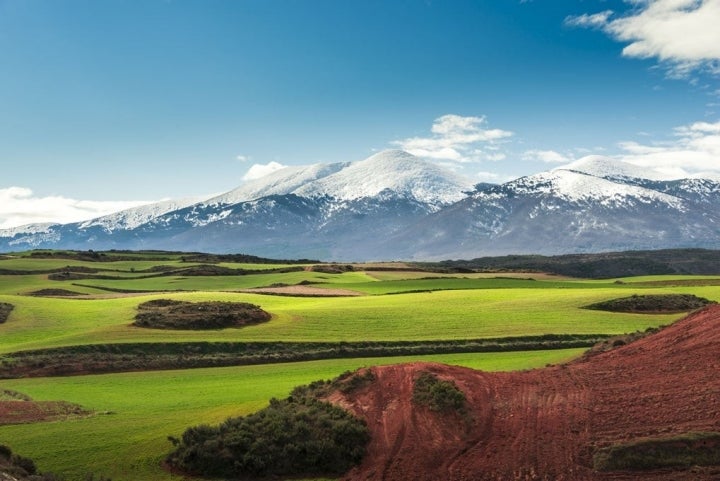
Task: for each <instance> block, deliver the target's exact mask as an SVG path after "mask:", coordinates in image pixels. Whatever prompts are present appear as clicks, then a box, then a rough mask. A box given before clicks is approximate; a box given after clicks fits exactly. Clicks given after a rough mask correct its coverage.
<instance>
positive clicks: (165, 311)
mask: <svg viewBox="0 0 720 481" xmlns="http://www.w3.org/2000/svg"><path fill="white" fill-rule="evenodd" d="M270 317H271V316H270V314H269V313H267V312H265V311H263V310H262V309H261V308H260V307H259V306H256V305H255V304H249V303H247V302H185V301H175V300H170V299H156V300H152V301H147V302H144V303H142V304H140V305H139V306H138V313H137V315H135V322H134V323H133V324H134V325H135V326H138V327H150V328H155V329H224V328H227V327H242V326H245V325H248V324H257V323H260V322H267V321H269V320H270Z"/></svg>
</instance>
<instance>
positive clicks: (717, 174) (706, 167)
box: [619, 121, 720, 180]
mask: <svg viewBox="0 0 720 481" xmlns="http://www.w3.org/2000/svg"><path fill="white" fill-rule="evenodd" d="M620 148H621V149H622V150H623V153H622V154H620V156H619V159H620V160H624V161H625V162H629V163H631V164H635V165H639V166H642V167H648V168H654V169H655V170H657V171H660V172H663V173H665V174H667V175H668V176H671V177H674V178H684V177H710V178H714V179H716V180H720V121H718V122H715V123H710V122H695V123H693V124H690V125H685V126H682V127H678V128H676V129H675V139H674V140H672V141H669V142H659V143H655V144H649V145H647V144H640V143H638V142H622V143H621V144H620Z"/></svg>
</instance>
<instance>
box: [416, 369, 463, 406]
mask: <svg viewBox="0 0 720 481" xmlns="http://www.w3.org/2000/svg"><path fill="white" fill-rule="evenodd" d="M412 400H413V402H414V403H416V404H419V405H422V406H427V407H428V408H430V409H431V410H432V411H438V412H447V411H463V410H464V409H465V394H464V393H463V392H462V391H461V390H460V389H458V387H457V385H455V383H454V382H452V381H443V380H441V379H438V378H437V376H435V375H434V374H431V373H429V372H427V371H424V372H421V373H420V375H419V376H418V377H417V379H415V385H414V386H413V397H412Z"/></svg>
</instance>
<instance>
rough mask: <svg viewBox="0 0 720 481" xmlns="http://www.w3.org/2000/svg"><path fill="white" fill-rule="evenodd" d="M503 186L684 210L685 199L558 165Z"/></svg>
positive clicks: (608, 203) (534, 192) (570, 197)
mask: <svg viewBox="0 0 720 481" xmlns="http://www.w3.org/2000/svg"><path fill="white" fill-rule="evenodd" d="M503 187H504V188H505V189H512V190H513V191H514V192H515V193H516V194H525V195H528V194H529V195H550V196H553V197H556V198H559V199H563V200H566V201H568V202H585V203H589V202H594V203H598V204H600V205H605V206H611V205H621V204H623V203H627V202H628V201H629V200H630V199H635V200H637V201H639V202H641V203H644V204H653V203H663V204H667V205H668V206H671V207H673V208H675V209H678V210H684V206H683V202H682V200H681V199H679V198H677V197H675V196H673V195H668V194H665V193H662V192H658V191H656V190H652V189H647V188H644V187H639V186H636V185H631V184H624V183H620V182H616V181H612V180H608V179H605V178H603V177H596V176H594V175H590V174H585V173H581V172H577V171H575V170H565V169H555V170H551V171H549V172H542V173H540V174H535V175H531V176H527V177H521V178H520V179H516V180H514V181H510V182H508V183H506V184H504V185H503ZM480 195H482V192H481V194H480Z"/></svg>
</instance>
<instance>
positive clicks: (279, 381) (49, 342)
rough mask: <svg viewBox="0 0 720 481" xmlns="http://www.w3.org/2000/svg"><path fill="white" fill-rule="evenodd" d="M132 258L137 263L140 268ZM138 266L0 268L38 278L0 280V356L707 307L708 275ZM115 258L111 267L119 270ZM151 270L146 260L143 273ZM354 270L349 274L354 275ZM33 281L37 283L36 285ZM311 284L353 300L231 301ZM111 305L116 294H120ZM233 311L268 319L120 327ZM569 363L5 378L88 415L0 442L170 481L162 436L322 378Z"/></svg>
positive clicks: (454, 335)
mask: <svg viewBox="0 0 720 481" xmlns="http://www.w3.org/2000/svg"><path fill="white" fill-rule="evenodd" d="M143 255H144V257H143ZM163 255H165V257H163V258H162V259H158V258H153V257H152V256H155V257H158V256H160V257H162V255H160V254H152V255H151V254H138V255H137V257H138V258H140V259H141V260H127V259H121V260H113V261H107V259H103V261H102V262H96V261H90V260H75V259H56V258H51V259H41V258H31V257H29V256H27V255H25V254H19V255H17V256H16V257H12V258H5V259H3V260H0V269H5V270H6V271H9V270H16V271H28V272H30V271H31V272H37V273H36V274H27V273H16V274H4V275H0V302H4V303H10V304H12V305H14V306H15V308H14V310H13V311H12V312H11V314H10V316H9V318H8V319H7V321H6V322H5V323H3V324H0V361H2V354H10V353H14V352H18V351H24V350H31V349H43V348H55V347H68V346H77V345H88V344H113V343H127V342H142V343H157V342H177V343H182V342H229V341H238V342H240V341H265V342H274V341H294V342H318V341H325V342H342V341H402V340H408V341H409V340H462V339H476V338H500V337H512V336H536V335H543V334H622V333H627V332H634V331H637V330H645V329H646V328H648V327H654V326H659V325H663V324H668V323H671V322H673V321H674V320H677V319H679V318H680V317H682V316H683V314H663V315H648V314H626V313H609V312H602V311H596V310H588V309H583V307H584V306H586V305H589V304H592V303H596V302H600V301H604V300H609V299H614V298H617V297H626V296H630V295H633V294H649V293H652V294H666V293H667V294H670V293H672V294H695V295H698V296H701V297H705V298H708V299H711V300H715V301H720V286H718V285H717V284H718V283H719V282H718V281H720V277H717V276H715V277H713V276H703V277H701V276H647V277H642V278H623V279H621V280H620V282H615V281H616V280H615V279H612V280H605V281H589V280H582V279H567V278H559V277H557V276H543V275H532V276H531V275H527V274H524V273H512V274H508V275H500V274H497V273H489V274H488V273H471V274H435V273H430V272H419V271H371V272H364V271H359V270H356V271H354V272H345V273H342V274H329V273H324V272H315V271H311V270H299V271H297V272H268V273H257V274H249V275H227V276H188V277H182V276H162V277H152V278H138V276H139V275H140V272H139V271H143V270H147V269H151V268H152V267H153V266H158V265H163V266H173V267H176V268H184V267H188V266H191V265H197V264H196V263H193V262H183V260H182V257H181V256H180V255H171V254H163ZM120 257H122V256H120ZM148 259H150V260H148ZM68 265H72V266H81V267H84V268H89V269H93V270H98V272H97V273H98V274H101V275H113V276H116V277H122V279H97V278H86V279H81V280H64V281H54V280H49V279H48V274H47V272H49V271H50V270H52V269H58V268H65V267H66V266H68ZM216 265H219V266H221V267H229V268H233V269H237V268H242V269H248V270H268V269H277V268H279V267H290V265H288V264H283V265H278V264H272V263H263V264H247V263H233V262H221V263H218V264H216ZM360 267H361V266H356V269H358V268H360ZM40 272H44V273H40ZM298 284H303V285H304V284H310V285H312V286H313V287H319V288H325V289H349V290H352V291H356V292H358V293H361V294H362V295H360V296H357V297H292V296H277V295H262V294H257V293H248V292H237V291H239V290H242V289H248V288H255V287H265V286H271V285H298ZM40 289H64V290H68V291H74V292H76V293H79V294H81V295H80V296H77V297H72V298H57V297H33V296H30V295H28V294H29V293H31V292H33V291H37V290H40ZM116 291H126V292H130V293H128V294H123V293H119V292H116ZM158 298H170V299H176V300H185V301H242V302H250V303H253V304H257V305H259V306H260V307H262V308H263V309H264V310H266V311H267V312H269V313H270V314H271V315H272V319H271V320H270V321H269V322H267V323H263V324H258V325H254V326H249V327H245V328H242V329H223V330H211V331H170V330H155V329H144V328H138V327H133V326H132V325H131V323H132V322H133V318H134V316H135V313H136V311H137V306H138V304H140V303H143V302H146V301H148V300H150V299H158ZM582 351H583V349H558V350H552V351H531V352H522V351H521V352H497V353H465V354H443V355H434V356H413V357H383V358H366V359H347V358H346V359H333V360H326V361H311V362H298V363H285V364H268V365H256V366H237V367H224V368H202V369H190V370H171V371H152V372H132V373H114V374H103V375H86V376H72V377H51V378H28V379H7V380H2V381H0V389H12V390H16V391H19V392H22V393H25V394H28V395H30V396H32V397H33V398H34V399H36V400H65V401H70V402H75V403H78V404H80V405H82V406H83V407H85V408H88V409H92V410H94V411H95V412H96V414H95V415H93V416H91V417H87V418H81V419H68V420H64V421H55V422H45V423H35V424H23V425H12V426H0V444H7V445H9V446H10V447H11V448H12V449H13V450H14V451H15V452H18V453H20V454H22V455H24V456H29V457H32V458H34V459H35V460H36V461H37V463H38V465H39V467H40V469H41V470H47V471H53V472H57V473H59V474H61V475H63V476H66V477H67V478H68V479H71V480H81V479H83V478H84V476H85V474H86V473H88V472H95V473H96V474H98V475H104V476H109V477H111V478H112V479H113V480H114V481H121V480H128V481H129V480H133V481H137V480H139V481H150V480H163V479H168V480H169V479H178V480H179V479H181V477H179V476H171V475H170V474H168V473H166V472H165V471H163V470H162V468H161V467H160V461H161V460H162V459H163V457H164V456H165V455H166V454H167V453H168V452H169V451H170V449H171V445H170V443H169V442H168V441H167V436H168V435H172V436H178V435H180V434H181V433H182V431H183V430H184V429H185V428H186V427H188V426H190V425H196V424H199V423H218V422H220V421H222V420H223V419H224V418H226V417H228V416H231V415H242V414H247V413H250V412H252V411H255V410H257V409H259V408H261V407H262V406H264V405H265V404H267V402H268V400H269V399H270V398H271V397H283V396H285V395H287V394H288V393H289V391H290V390H291V389H292V388H293V387H294V386H296V385H299V384H303V383H308V382H310V381H313V380H316V379H329V378H332V377H335V376H337V375H339V374H340V373H342V372H343V371H346V370H353V369H356V368H358V367H360V366H368V365H378V364H388V363H397V362H406V361H413V360H429V361H435V362H444V363H449V364H457V365H462V366H467V367H471V368H474V369H483V370H515V369H530V368H536V367H542V366H545V365H546V364H549V363H551V364H555V363H559V362H564V361H567V360H569V359H571V358H573V357H576V356H578V355H580V354H581V353H582Z"/></svg>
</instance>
